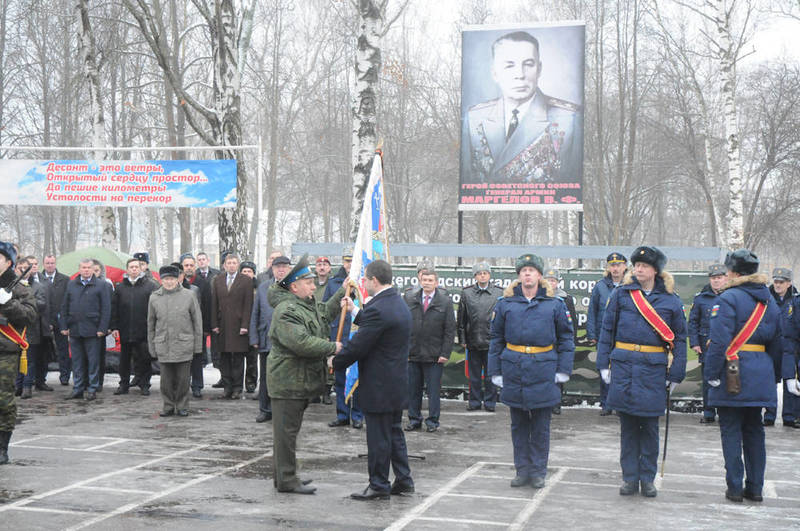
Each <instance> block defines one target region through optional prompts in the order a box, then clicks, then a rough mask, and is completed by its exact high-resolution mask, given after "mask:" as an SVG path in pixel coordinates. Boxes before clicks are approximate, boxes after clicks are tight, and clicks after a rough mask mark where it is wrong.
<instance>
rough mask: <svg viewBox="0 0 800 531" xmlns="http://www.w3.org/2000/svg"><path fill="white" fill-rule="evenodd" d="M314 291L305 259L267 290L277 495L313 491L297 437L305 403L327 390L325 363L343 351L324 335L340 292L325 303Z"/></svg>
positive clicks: (338, 306)
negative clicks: (301, 468)
mask: <svg viewBox="0 0 800 531" xmlns="http://www.w3.org/2000/svg"><path fill="white" fill-rule="evenodd" d="M314 289H315V286H314V273H312V272H311V270H310V269H309V267H308V262H307V256H304V257H303V258H301V259H300V261H299V262H297V265H295V266H294V268H292V270H291V271H290V272H289V274H288V275H286V278H284V279H283V280H281V281H280V282H278V283H277V284H273V285H272V286H270V288H269V290H268V291H267V301H268V302H269V305H270V306H271V307H273V308H275V311H274V312H273V314H272V322H271V323H270V328H269V340H270V342H271V344H272V348H271V350H270V354H269V357H268V358H267V389H268V391H269V397H270V400H271V404H272V430H273V436H272V439H273V470H274V480H273V483H274V485H275V488H276V489H278V492H289V493H294V494H314V492H315V491H316V488H314V487H309V486H308V483H309V481H308V480H305V481H303V480H300V479H299V478H298V477H297V474H296V469H297V458H296V455H295V454H296V450H297V435H298V433H299V432H300V426H301V424H302V423H303V413H304V411H305V409H306V407H308V403H309V402H310V400H311V399H312V398H315V397H319V396H320V395H321V394H322V392H323V391H324V390H325V377H326V373H327V370H326V368H325V359H326V358H327V357H328V356H333V355H334V354H338V353H339V351H340V350H342V344H341V343H340V342H338V341H337V342H333V341H329V340H328V337H329V334H330V323H331V321H332V320H333V319H334V318H335V317H336V316H337V315H339V312H340V301H341V299H342V297H343V296H344V289H343V288H339V289H338V290H337V291H336V293H334V294H333V296H332V297H330V298H329V299H328V301H327V302H325V303H318V302H317V300H316V299H315V298H314Z"/></svg>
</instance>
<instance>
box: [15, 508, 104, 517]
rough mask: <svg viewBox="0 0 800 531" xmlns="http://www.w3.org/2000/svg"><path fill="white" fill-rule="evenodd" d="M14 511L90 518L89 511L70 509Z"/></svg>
mask: <svg viewBox="0 0 800 531" xmlns="http://www.w3.org/2000/svg"><path fill="white" fill-rule="evenodd" d="M13 510H14V511H29V512H34V513H53V514H74V515H76V516H89V515H91V514H92V513H90V512H87V511H72V510H69V509H49V508H47V507H14V509H13Z"/></svg>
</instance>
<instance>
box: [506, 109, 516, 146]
mask: <svg viewBox="0 0 800 531" xmlns="http://www.w3.org/2000/svg"><path fill="white" fill-rule="evenodd" d="M518 114H519V111H518V110H517V109H514V110H513V111H511V122H509V124H508V134H507V135H506V142H508V139H509V138H511V135H513V134H514V131H516V130H517V126H518V125H519V118H518V117H517V115H518Z"/></svg>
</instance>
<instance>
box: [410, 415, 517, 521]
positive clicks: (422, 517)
mask: <svg viewBox="0 0 800 531" xmlns="http://www.w3.org/2000/svg"><path fill="white" fill-rule="evenodd" d="M448 415H449V413H448ZM416 520H425V521H428V522H453V523H456V524H471V525H494V526H498V527H505V526H507V525H508V522H490V521H489V520H467V519H466V518H439V517H436V516H420V517H418V518H416Z"/></svg>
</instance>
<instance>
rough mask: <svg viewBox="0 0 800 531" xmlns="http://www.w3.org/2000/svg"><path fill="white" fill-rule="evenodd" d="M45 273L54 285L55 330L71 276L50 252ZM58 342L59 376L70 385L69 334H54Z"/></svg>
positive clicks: (63, 382) (51, 322) (53, 310)
mask: <svg viewBox="0 0 800 531" xmlns="http://www.w3.org/2000/svg"><path fill="white" fill-rule="evenodd" d="M43 262H44V274H42V275H41V278H42V280H43V281H46V282H49V283H50V284H52V285H53V289H52V290H51V292H50V293H51V299H50V324H52V325H53V330H58V313H59V311H60V310H61V303H62V302H63V301H64V293H65V292H66V291H67V283H68V282H69V277H68V276H67V275H65V274H64V273H60V272H59V271H58V270H57V269H56V257H55V256H54V255H52V254H48V255H47V256H45V257H44V260H43ZM53 336H54V337H55V343H56V345H55V346H56V356H55V358H57V359H58V369H59V373H60V374H59V377H60V380H61V385H69V374H70V372H72V360H70V359H69V341H68V339H67V336H63V335H61V334H53Z"/></svg>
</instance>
